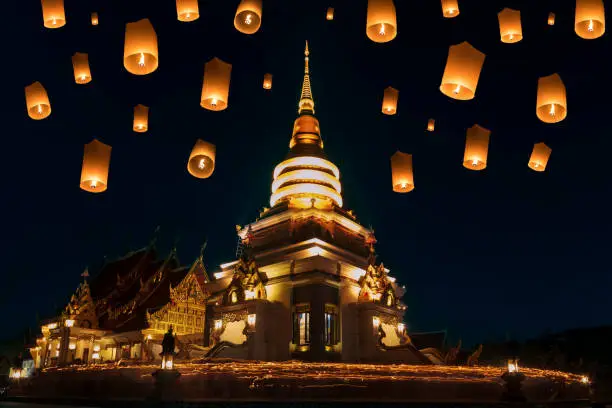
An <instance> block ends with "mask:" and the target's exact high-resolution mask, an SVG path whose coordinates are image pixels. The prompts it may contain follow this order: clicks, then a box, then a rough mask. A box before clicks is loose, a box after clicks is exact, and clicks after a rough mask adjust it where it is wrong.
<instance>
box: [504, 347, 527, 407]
mask: <svg viewBox="0 0 612 408" xmlns="http://www.w3.org/2000/svg"><path fill="white" fill-rule="evenodd" d="M501 378H502V380H504V382H505V383H506V384H505V389H504V393H503V394H502V400H504V401H509V402H523V401H526V398H525V395H523V391H522V389H521V388H522V387H523V384H522V382H523V381H524V380H525V374H523V373H521V372H520V369H519V364H518V358H516V357H515V358H511V359H509V360H508V366H507V370H506V372H505V373H503V374H502V376H501Z"/></svg>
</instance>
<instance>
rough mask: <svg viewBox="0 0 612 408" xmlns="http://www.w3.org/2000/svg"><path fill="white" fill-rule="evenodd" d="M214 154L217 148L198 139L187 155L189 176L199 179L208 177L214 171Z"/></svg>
mask: <svg viewBox="0 0 612 408" xmlns="http://www.w3.org/2000/svg"><path fill="white" fill-rule="evenodd" d="M216 152H217V148H216V147H215V145H214V144H212V143H208V142H205V141H203V140H201V139H198V140H197V141H196V144H195V146H194V147H193V149H192V150H191V154H190V155H189V162H187V171H189V174H191V175H192V176H193V177H197V178H201V179H205V178H208V177H210V175H211V174H212V173H213V171H215V155H216Z"/></svg>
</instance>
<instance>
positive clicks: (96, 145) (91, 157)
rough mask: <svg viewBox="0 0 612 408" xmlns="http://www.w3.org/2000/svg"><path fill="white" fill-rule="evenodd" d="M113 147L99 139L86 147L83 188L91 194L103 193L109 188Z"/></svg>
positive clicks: (82, 177) (82, 179) (82, 175)
mask: <svg viewBox="0 0 612 408" xmlns="http://www.w3.org/2000/svg"><path fill="white" fill-rule="evenodd" d="M111 149H112V147H111V146H109V145H106V144H104V143H102V142H100V141H99V140H97V139H94V140H92V141H91V142H89V143H87V144H86V145H85V153H84V154H83V167H82V169H81V188H82V189H83V190H85V191H89V192H90V193H101V192H103V191H106V188H107V187H108V167H109V166H110V156H111Z"/></svg>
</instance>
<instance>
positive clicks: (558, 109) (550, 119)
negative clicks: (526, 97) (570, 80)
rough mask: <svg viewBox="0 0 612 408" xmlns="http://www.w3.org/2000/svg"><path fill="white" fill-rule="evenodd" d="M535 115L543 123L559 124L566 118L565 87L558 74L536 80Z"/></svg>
mask: <svg viewBox="0 0 612 408" xmlns="http://www.w3.org/2000/svg"><path fill="white" fill-rule="evenodd" d="M536 114H537V116H538V118H539V119H540V120H541V121H542V122H544V123H557V122H561V121H562V120H563V119H565V117H566V116H567V96H566V93H565V85H563V81H562V80H561V77H560V76H559V74H552V75H549V76H546V77H542V78H540V79H538V98H537V102H536Z"/></svg>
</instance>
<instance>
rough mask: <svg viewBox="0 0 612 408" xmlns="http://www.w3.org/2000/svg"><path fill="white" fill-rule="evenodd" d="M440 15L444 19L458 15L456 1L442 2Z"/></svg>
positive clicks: (457, 3)
mask: <svg viewBox="0 0 612 408" xmlns="http://www.w3.org/2000/svg"><path fill="white" fill-rule="evenodd" d="M442 15H443V16H444V17H446V18H453V17H457V16H458V15H459V2H458V0H442Z"/></svg>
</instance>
